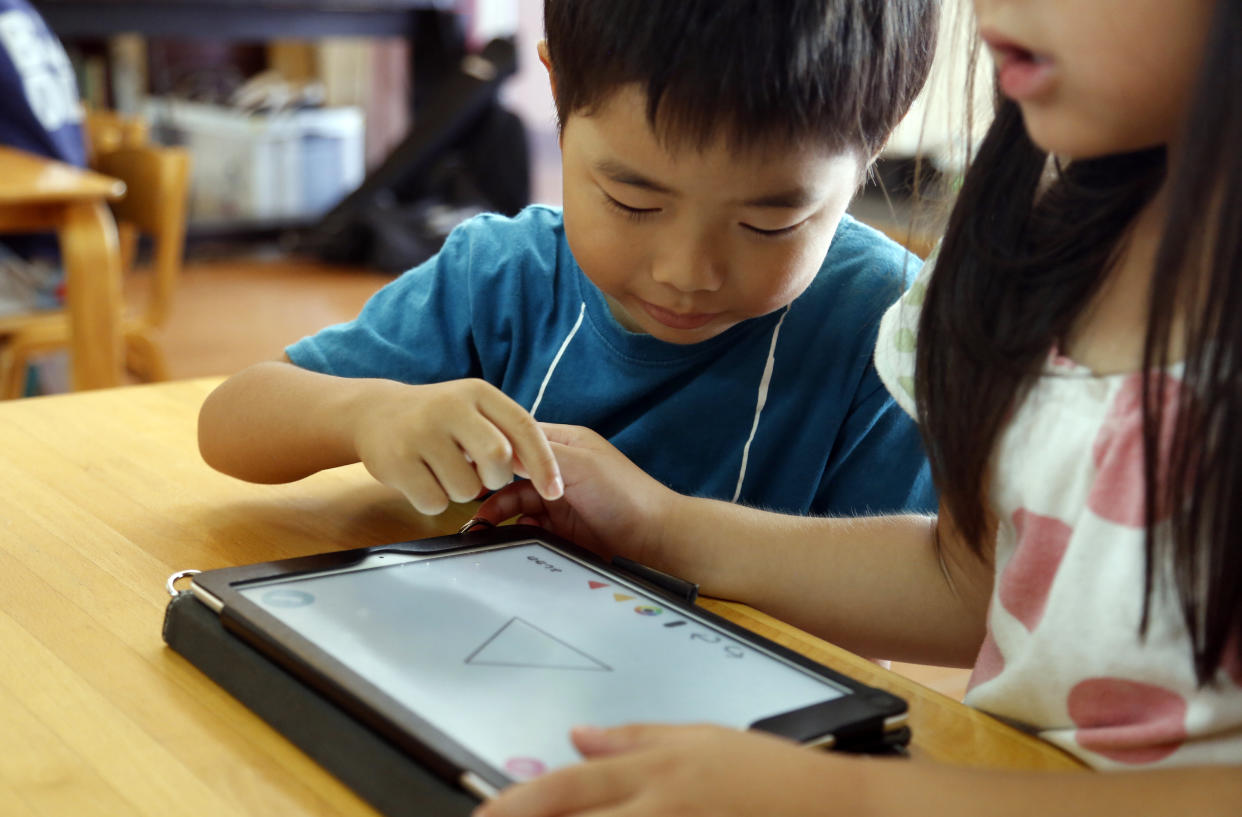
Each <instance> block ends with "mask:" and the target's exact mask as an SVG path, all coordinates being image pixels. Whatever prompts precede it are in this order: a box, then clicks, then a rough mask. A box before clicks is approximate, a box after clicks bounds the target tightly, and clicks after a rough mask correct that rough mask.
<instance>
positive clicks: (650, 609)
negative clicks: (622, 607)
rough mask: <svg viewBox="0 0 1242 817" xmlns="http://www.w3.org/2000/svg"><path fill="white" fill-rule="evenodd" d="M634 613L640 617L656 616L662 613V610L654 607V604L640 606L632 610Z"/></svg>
mask: <svg viewBox="0 0 1242 817" xmlns="http://www.w3.org/2000/svg"><path fill="white" fill-rule="evenodd" d="M634 612H635V613H638V614H639V615H640V616H658V615H660V613H663V612H664V610H662V609H661V608H659V607H656V606H655V605H654V604H640V605H638V606H637V607H635V608H634Z"/></svg>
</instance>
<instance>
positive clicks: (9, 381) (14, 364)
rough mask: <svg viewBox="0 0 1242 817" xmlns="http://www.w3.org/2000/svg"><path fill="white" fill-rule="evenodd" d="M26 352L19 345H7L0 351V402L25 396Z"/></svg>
mask: <svg viewBox="0 0 1242 817" xmlns="http://www.w3.org/2000/svg"><path fill="white" fill-rule="evenodd" d="M28 360H29V358H28V354H27V350H26V349H24V348H23V347H22V345H21V344H20V343H9V344H8V345H7V346H5V347H4V348H3V349H2V350H0V400H16V399H17V398H19V397H24V396H25V395H26V366H27V363H28Z"/></svg>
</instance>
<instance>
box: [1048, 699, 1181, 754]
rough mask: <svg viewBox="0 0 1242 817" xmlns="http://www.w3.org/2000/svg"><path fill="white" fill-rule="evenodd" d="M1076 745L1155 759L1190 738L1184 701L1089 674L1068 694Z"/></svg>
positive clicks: (1171, 752)
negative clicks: (1091, 676) (1187, 731)
mask: <svg viewBox="0 0 1242 817" xmlns="http://www.w3.org/2000/svg"><path fill="white" fill-rule="evenodd" d="M1067 706H1068V708H1069V716H1070V719H1071V720H1073V721H1074V724H1075V725H1076V726H1077V727H1078V734H1077V735H1076V739H1077V740H1078V745H1080V746H1082V747H1083V748H1084V749H1088V750H1090V751H1092V752H1095V753H1096V754H1099V755H1103V756H1104V757H1107V758H1109V759H1111V760H1115V761H1117V762H1118V763H1127V764H1132V765H1137V764H1142V763H1155V762H1156V761H1158V760H1163V759H1164V758H1166V757H1168V756H1169V755H1171V754H1173V753H1174V752H1176V751H1177V750H1178V749H1179V748H1180V747H1181V745H1182V744H1183V743H1184V742H1185V741H1186V699H1185V698H1183V697H1182V696H1181V695H1178V694H1177V693H1176V692H1173V691H1172V690H1169V689H1165V688H1164V687H1158V686H1153V685H1152V684H1143V683H1139V682H1138V681H1127V680H1125V679H1122V678H1088V679H1087V680H1085V681H1082V682H1080V683H1078V684H1076V685H1075V686H1074V688H1073V689H1071V690H1070V693H1069V701H1068V704H1067Z"/></svg>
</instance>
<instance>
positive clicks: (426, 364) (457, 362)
mask: <svg viewBox="0 0 1242 817" xmlns="http://www.w3.org/2000/svg"><path fill="white" fill-rule="evenodd" d="M511 224H512V222H509V221H502V220H500V219H498V218H495V217H491V216H482V217H476V218H474V219H471V220H470V221H467V222H466V223H464V224H462V225H460V226H459V227H457V229H455V230H454V231H453V232H452V233H451V234H450V235H449V237H448V239H447V240H446V241H445V243H444V246H443V247H442V248H441V250H440V252H439V253H437V254H436V255H435V256H434V257H432V258H430V259H429V260H427V261H426V262H424V263H423V264H421V265H419V266H417V267H415V268H414V269H412V270H409V271H408V272H406V273H404V274H402V275H401V276H400V277H398V278H397V279H395V280H394V281H393V282H392V283H390V284H388V285H387V286H385V287H383V288H382V289H380V290H379V291H378V292H377V293H375V295H373V296H372V297H371V299H370V300H369V301H368V302H367V304H366V306H364V307H363V309H362V312H361V313H360V314H359V315H358V317H357V318H355V319H354V320H352V321H349V322H347V323H343V324H338V325H336V326H330V327H328V328H326V329H323V330H321V331H320V332H318V333H316V334H314V335H311V336H309V337H306V338H303V339H302V340H300V341H298V342H297V343H294V344H293V345H291V346H289V347H288V348H287V349H286V350H285V352H286V354H288V356H289V359H290V360H292V361H293V363H294V364H296V365H298V366H301V367H302V368H305V369H310V370H312V371H316V372H321V373H324V374H331V375H337V376H340V377H376V378H386V379H389V380H397V381H400V382H403V383H437V382H443V381H446V380H455V379H459V378H464V377H485V376H486V374H487V370H488V369H490V368H491V367H490V366H489V365H487V364H488V363H489V362H490V361H488V360H485V358H486V357H487V356H489V355H492V356H494V355H495V354H498V353H500V352H498V351H497V344H496V343H495V342H494V336H496V335H497V334H498V332H497V323H498V321H501V320H505V319H507V318H505V317H504V315H505V314H507V313H505V312H504V311H503V310H498V304H502V303H505V301H506V293H505V288H506V287H513V286H519V284H518V283H516V280H517V279H518V278H520V277H521V274H522V273H521V269H520V267H521V261H522V259H520V258H517V257H516V256H517V255H520V252H521V251H520V249H511V248H507V246H506V245H510V244H512V245H520V242H517V241H514V242H507V241H506V240H505V236H504V235H503V234H498V233H505V231H509V232H515V230H514V229H513V228H511V227H510V225H511ZM507 273H508V274H507ZM489 304H490V306H489ZM498 312H499V313H498Z"/></svg>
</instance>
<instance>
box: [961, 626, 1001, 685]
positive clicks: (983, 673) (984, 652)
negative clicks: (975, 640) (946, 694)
mask: <svg viewBox="0 0 1242 817" xmlns="http://www.w3.org/2000/svg"><path fill="white" fill-rule="evenodd" d="M1004 669H1005V656H1003V655H1001V651H1000V647H998V646H996V639H994V638H992V631H991V630H990V629H989V630H988V634H987V637H985V638H984V639H983V644H981V645H980V647H979V655H978V657H977V658H975V667H974V669H973V670H971V672H970V681H969V682H968V683H967V684H966V691H967V692H970V691H971V690H972V689H974V688H975V687H977V686H979V685H980V684H986V683H987V682H988V681H991V680H992V679H993V678H995V677H996V676H998V675H1000V674H1001V671H1002V670H1004Z"/></svg>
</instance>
